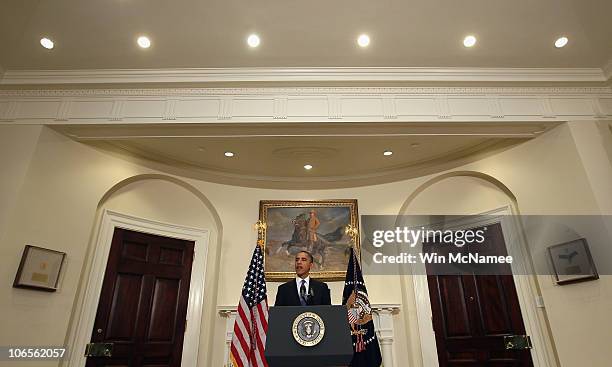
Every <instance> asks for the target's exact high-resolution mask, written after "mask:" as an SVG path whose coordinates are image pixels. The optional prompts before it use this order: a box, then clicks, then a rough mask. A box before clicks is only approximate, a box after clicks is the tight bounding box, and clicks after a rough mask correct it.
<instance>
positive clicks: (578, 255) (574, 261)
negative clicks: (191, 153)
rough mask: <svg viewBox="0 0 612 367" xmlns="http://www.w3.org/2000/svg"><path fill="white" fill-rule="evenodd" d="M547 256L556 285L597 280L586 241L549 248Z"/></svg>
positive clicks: (578, 240)
mask: <svg viewBox="0 0 612 367" xmlns="http://www.w3.org/2000/svg"><path fill="white" fill-rule="evenodd" d="M548 254H549V256H550V261H551V264H552V268H553V275H554V277H555V280H556V282H557V284H559V285H564V284H571V283H577V282H584V281H587V280H595V279H599V275H598V274H597V269H596V268H595V263H594V262H593V258H592V257H591V252H590V251H589V245H588V244H587V241H586V239H584V238H579V239H577V240H573V241H569V242H565V243H561V244H559V245H555V246H550V247H549V248H548Z"/></svg>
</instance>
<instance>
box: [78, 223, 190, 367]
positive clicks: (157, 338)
mask: <svg viewBox="0 0 612 367" xmlns="http://www.w3.org/2000/svg"><path fill="white" fill-rule="evenodd" d="M193 250H194V243H193V242H190V241H183V240H179V239H174V238H165V237H160V236H155V235H150V234H144V233H139V232H133V231H128V230H124V229H116V230H115V233H114V236H113V242H112V244H111V251H110V253H109V258H108V263H107V268H106V272H105V275H104V282H103V286H102V292H101V295H100V302H99V304H98V312H97V314H96V321H95V324H94V330H93V332H92V342H100V343H113V344H114V349H113V356H112V357H110V358H102V357H96V358H93V357H89V358H87V366H96V367H99V366H129V367H144V366H149V367H153V366H166V367H178V366H180V362H181V353H182V346H183V337H184V332H185V318H186V314H187V301H188V298H189V283H190V279H191V265H192V262H193Z"/></svg>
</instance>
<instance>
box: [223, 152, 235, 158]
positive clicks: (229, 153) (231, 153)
mask: <svg viewBox="0 0 612 367" xmlns="http://www.w3.org/2000/svg"><path fill="white" fill-rule="evenodd" d="M223 155H225V156H226V157H233V156H234V155H235V154H234V152H230V151H227V152H225V153H223Z"/></svg>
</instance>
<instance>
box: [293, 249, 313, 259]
mask: <svg viewBox="0 0 612 367" xmlns="http://www.w3.org/2000/svg"><path fill="white" fill-rule="evenodd" d="M302 252H303V253H305V254H306V255H308V259H309V260H310V262H314V257H312V254H311V253H310V252H308V251H306V250H302V251H300V252H298V254H299V253H302ZM296 255H297V254H296Z"/></svg>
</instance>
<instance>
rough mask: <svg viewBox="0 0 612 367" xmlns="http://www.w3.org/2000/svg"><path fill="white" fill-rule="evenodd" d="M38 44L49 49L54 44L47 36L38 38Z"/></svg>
mask: <svg viewBox="0 0 612 367" xmlns="http://www.w3.org/2000/svg"><path fill="white" fill-rule="evenodd" d="M40 45H41V46H42V47H44V48H46V49H47V50H51V49H52V48H53V46H54V43H53V41H51V40H50V39H48V38H47V37H45V38H41V39H40Z"/></svg>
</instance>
